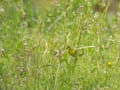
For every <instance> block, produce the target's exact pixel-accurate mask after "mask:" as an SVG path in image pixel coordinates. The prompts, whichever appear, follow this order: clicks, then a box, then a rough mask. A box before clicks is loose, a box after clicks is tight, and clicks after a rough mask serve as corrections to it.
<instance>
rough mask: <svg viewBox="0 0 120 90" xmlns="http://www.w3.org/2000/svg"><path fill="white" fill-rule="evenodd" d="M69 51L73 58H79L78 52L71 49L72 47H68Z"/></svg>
mask: <svg viewBox="0 0 120 90" xmlns="http://www.w3.org/2000/svg"><path fill="white" fill-rule="evenodd" d="M67 49H68V53H69V54H70V55H71V56H73V57H76V56H78V52H77V50H76V49H74V48H72V47H70V46H68V47H67Z"/></svg>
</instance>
